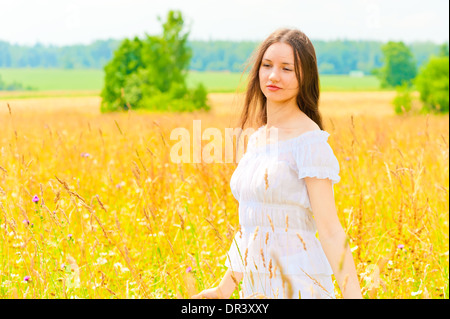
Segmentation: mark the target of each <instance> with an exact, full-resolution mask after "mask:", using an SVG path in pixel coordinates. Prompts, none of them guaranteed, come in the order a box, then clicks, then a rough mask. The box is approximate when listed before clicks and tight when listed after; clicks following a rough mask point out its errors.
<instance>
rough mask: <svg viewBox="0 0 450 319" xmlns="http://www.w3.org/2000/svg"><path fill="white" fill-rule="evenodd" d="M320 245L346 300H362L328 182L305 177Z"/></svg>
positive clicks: (351, 258)
mask: <svg viewBox="0 0 450 319" xmlns="http://www.w3.org/2000/svg"><path fill="white" fill-rule="evenodd" d="M305 182H306V187H307V189H308V195H309V200H310V203H311V208H312V211H313V214H314V218H315V220H316V224H317V230H318V232H319V238H320V243H321V245H322V248H323V250H324V252H325V255H326V256H327V259H328V261H329V263H330V265H331V268H332V269H333V273H334V275H335V277H336V280H337V282H338V284H339V288H340V289H341V292H342V295H343V297H344V298H346V299H356V298H362V294H361V287H360V285H359V280H358V276H357V274H356V267H355V263H354V261H353V256H352V253H351V250H350V246H349V245H348V240H347V236H346V234H345V232H344V229H343V228H342V225H341V223H340V221H339V218H338V215H337V211H336V206H335V201H334V194H333V188H332V184H331V180H329V179H318V178H314V177H305Z"/></svg>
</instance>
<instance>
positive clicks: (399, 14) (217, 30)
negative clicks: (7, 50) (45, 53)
mask: <svg viewBox="0 0 450 319" xmlns="http://www.w3.org/2000/svg"><path fill="white" fill-rule="evenodd" d="M169 10H181V12H182V13H183V16H184V18H185V22H186V24H187V25H188V26H189V29H190V36H189V39H191V40H209V39H211V40H250V41H261V40H263V39H264V38H265V37H266V36H267V35H269V34H270V33H271V32H272V31H274V30H276V29H278V28H281V27H293V28H297V29H300V30H302V31H303V32H305V33H306V34H307V35H308V37H309V38H311V39H312V40H335V39H341V40H342V39H348V40H377V41H382V42H387V41H404V42H406V43H410V42H413V41H432V42H435V43H443V42H448V40H449V1H448V0H427V1H423V0H272V1H268V0H227V1H223V0H222V1H216V0H147V1H144V0H77V1H73V0H39V1H36V0H0V41H1V40H3V41H8V42H10V43H14V44H21V45H34V44H36V43H38V42H39V43H41V44H43V45H58V46H62V45H70V44H89V43H92V42H93V41H95V40H105V39H109V38H113V39H122V38H125V37H128V38H131V37H134V36H138V37H142V36H144V35H145V34H146V33H147V34H159V33H160V32H161V23H160V22H159V21H158V19H157V18H158V16H160V17H162V18H163V19H165V16H166V14H167V12H168V11H169Z"/></svg>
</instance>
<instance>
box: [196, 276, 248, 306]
mask: <svg viewBox="0 0 450 319" xmlns="http://www.w3.org/2000/svg"><path fill="white" fill-rule="evenodd" d="M233 277H234V278H233ZM241 280H242V273H240V272H235V271H232V270H231V269H228V270H227V272H226V273H225V275H224V276H223V278H222V281H221V282H220V284H219V285H218V286H217V287H213V288H209V289H205V290H203V291H202V292H200V293H199V294H197V295H194V296H192V298H193V299H203V298H206V299H229V298H230V297H231V295H232V294H233V292H234V290H235V289H236V288H237V285H238V283H239V282H240V281H241Z"/></svg>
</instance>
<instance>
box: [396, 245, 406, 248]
mask: <svg viewBox="0 0 450 319" xmlns="http://www.w3.org/2000/svg"><path fill="white" fill-rule="evenodd" d="M397 248H398V249H403V248H405V245H403V244H400V245H398V246H397Z"/></svg>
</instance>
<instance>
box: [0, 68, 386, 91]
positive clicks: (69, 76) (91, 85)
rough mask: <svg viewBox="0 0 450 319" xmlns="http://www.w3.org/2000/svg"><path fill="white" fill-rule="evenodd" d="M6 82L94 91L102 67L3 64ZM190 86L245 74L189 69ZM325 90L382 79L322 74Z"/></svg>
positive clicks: (374, 86)
mask: <svg viewBox="0 0 450 319" xmlns="http://www.w3.org/2000/svg"><path fill="white" fill-rule="evenodd" d="M0 76H1V78H2V80H3V81H4V82H6V83H10V82H14V81H17V82H20V83H22V84H23V85H24V86H28V85H29V86H32V87H33V88H35V90H37V91H84V90H85V91H95V90H101V89H102V87H103V81H104V72H103V70H98V69H72V70H70V69H44V68H36V69H31V68H28V69H6V68H0ZM187 81H188V86H190V87H193V86H195V85H196V84H197V83H199V82H202V83H203V84H204V85H205V87H206V88H207V89H208V91H209V92H236V91H237V90H239V91H241V90H244V88H245V83H246V75H245V74H242V73H233V72H195V71H192V72H190V73H189V75H188V78H187ZM320 82H321V88H322V90H323V91H377V90H380V89H379V87H380V86H379V80H378V79H377V78H376V77H375V76H364V77H352V76H347V75H321V77H320Z"/></svg>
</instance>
